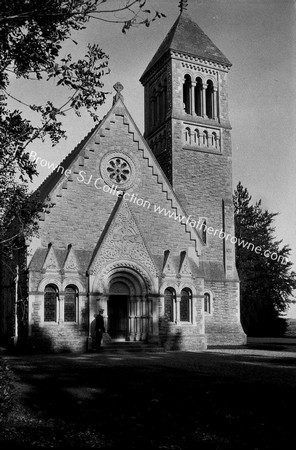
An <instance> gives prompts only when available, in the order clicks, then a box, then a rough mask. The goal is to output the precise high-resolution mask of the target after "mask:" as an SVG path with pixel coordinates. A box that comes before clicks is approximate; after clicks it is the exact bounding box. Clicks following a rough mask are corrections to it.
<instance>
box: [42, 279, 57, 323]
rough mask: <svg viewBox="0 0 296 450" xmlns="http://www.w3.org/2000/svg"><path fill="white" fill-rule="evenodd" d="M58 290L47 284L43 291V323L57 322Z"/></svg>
mask: <svg viewBox="0 0 296 450" xmlns="http://www.w3.org/2000/svg"><path fill="white" fill-rule="evenodd" d="M57 300H58V288H57V287H56V286H55V285H54V284H48V285H47V286H46V287H45V291H44V322H56V321H57Z"/></svg>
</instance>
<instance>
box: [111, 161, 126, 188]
mask: <svg viewBox="0 0 296 450" xmlns="http://www.w3.org/2000/svg"><path fill="white" fill-rule="evenodd" d="M107 172H108V174H109V177H110V179H111V180H112V181H114V183H117V184H123V183H126V182H127V181H128V180H129V178H130V175H131V168H130V166H129V164H128V163H127V162H126V161H125V160H124V159H122V158H112V159H111V160H110V161H109V164H108V167H107Z"/></svg>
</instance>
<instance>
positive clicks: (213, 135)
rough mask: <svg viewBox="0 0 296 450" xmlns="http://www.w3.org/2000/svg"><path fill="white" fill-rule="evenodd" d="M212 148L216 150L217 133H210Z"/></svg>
mask: <svg viewBox="0 0 296 450" xmlns="http://www.w3.org/2000/svg"><path fill="white" fill-rule="evenodd" d="M212 146H213V147H214V148H217V133H215V132H214V133H212Z"/></svg>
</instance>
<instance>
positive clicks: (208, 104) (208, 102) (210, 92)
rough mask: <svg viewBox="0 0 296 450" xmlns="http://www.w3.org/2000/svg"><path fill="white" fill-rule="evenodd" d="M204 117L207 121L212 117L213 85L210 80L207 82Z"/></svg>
mask: <svg viewBox="0 0 296 450" xmlns="http://www.w3.org/2000/svg"><path fill="white" fill-rule="evenodd" d="M206 115H207V116H208V118H209V119H212V118H213V117H214V85H213V82H212V80H208V82H207V90H206Z"/></svg>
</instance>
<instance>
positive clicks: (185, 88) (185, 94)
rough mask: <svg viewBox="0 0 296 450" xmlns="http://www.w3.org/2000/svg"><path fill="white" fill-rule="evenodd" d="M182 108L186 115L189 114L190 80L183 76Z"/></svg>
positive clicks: (187, 76) (188, 77)
mask: <svg viewBox="0 0 296 450" xmlns="http://www.w3.org/2000/svg"><path fill="white" fill-rule="evenodd" d="M183 106H184V110H185V112H186V113H187V114H191V78H190V76H189V75H185V78H184V83H183Z"/></svg>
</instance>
